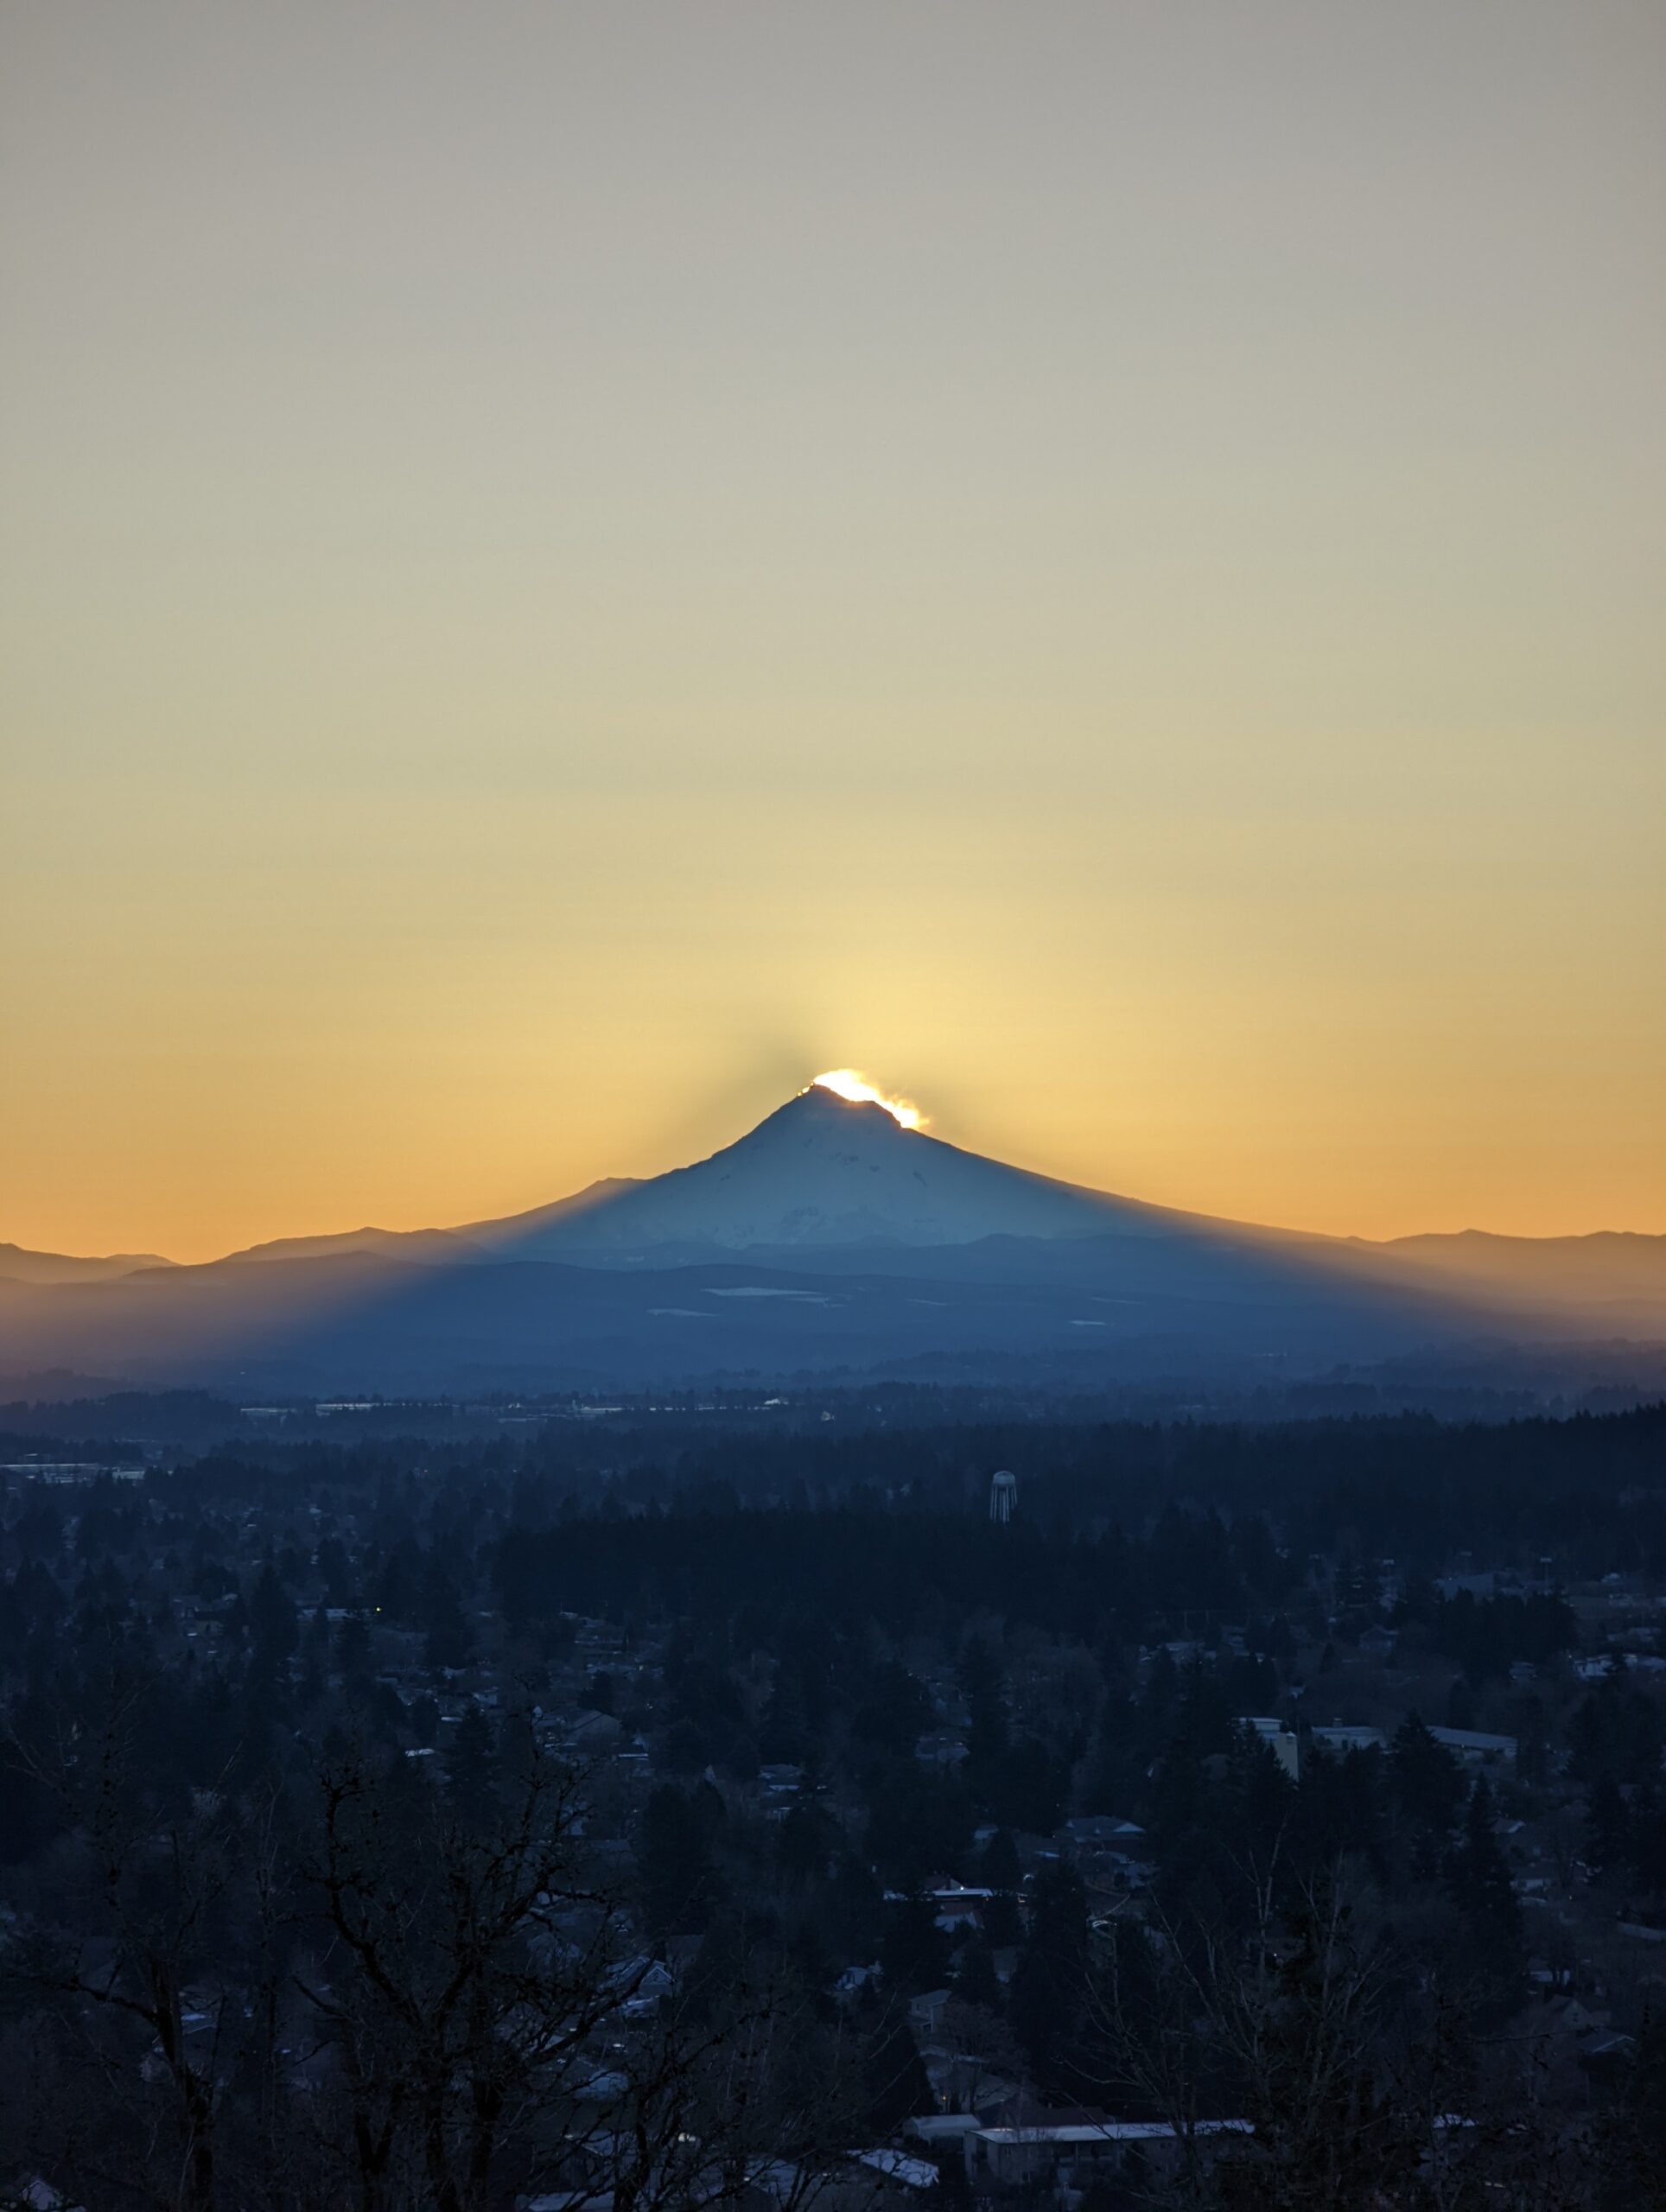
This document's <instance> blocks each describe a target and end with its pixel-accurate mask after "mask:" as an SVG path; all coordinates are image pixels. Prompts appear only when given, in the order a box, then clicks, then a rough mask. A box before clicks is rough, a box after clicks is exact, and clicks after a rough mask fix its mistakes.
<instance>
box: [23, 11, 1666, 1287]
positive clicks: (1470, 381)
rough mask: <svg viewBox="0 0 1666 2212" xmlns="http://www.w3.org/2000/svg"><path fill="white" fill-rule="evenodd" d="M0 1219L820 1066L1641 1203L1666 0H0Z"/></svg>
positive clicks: (587, 1122)
mask: <svg viewBox="0 0 1666 2212" xmlns="http://www.w3.org/2000/svg"><path fill="white" fill-rule="evenodd" d="M0 164H3V166H0V297H3V299H4V300H5V302H6V303H7V305H6V311H5V314H4V316H3V318H0V388H3V391H4V394H5V405H4V407H3V410H0V483H3V496H0V745H3V777H4V785H3V805H0V931H3V938H0V948H3V966H0V1055H3V1064H4V1068H5V1078H4V1081H3V1084H0V1238H12V1239H15V1240H16V1241H17V1242H20V1243H26V1244H32V1245H37V1246H44V1247H48V1248H51V1249H67V1250H105V1249H140V1248H142V1249H160V1250H163V1251H166V1252H169V1253H171V1254H174V1255H177V1256H180V1257H197V1256H205V1255H208V1254H211V1253H213V1252H214V1251H218V1250H222V1249H226V1248H228V1247H230V1246H233V1245H236V1244H240V1243H248V1242H251V1241H253V1240H255V1239H257V1238H259V1237H264V1236H275V1235H282V1234H288V1233H296V1232H302V1231H307V1230H327V1229H336V1228H345V1227H350V1226H354V1225H357V1224H359V1222H361V1221H365V1220H373V1221H377V1222H379V1223H382V1224H385V1225H387V1226H391V1227H409V1226H415V1225H417V1224H424V1223H429V1222H448V1221H458V1220H465V1219H468V1218H470V1217H479V1216H482V1215H486V1214H490V1213H499V1212H504V1211H510V1210H511V1209H512V1208H515V1207H518V1206H521V1205H533V1204H537V1203H540V1202H542V1201H544V1200H545V1199H548V1198H553V1197H556V1196H557V1195H560V1194H561V1193H562V1192H565V1191H567V1190H569V1189H571V1188H573V1187H575V1186H576V1185H580V1184H582V1183H583V1182H586V1181H588V1180H589V1179H591V1178H593V1177H595V1176H596V1175H601V1174H606V1173H653V1172H656V1171H658V1170H659V1169H661V1168H664V1167H666V1166H673V1165H676V1164H678V1163H679V1162H681V1161H683V1160H686V1159H689V1158H691V1157H694V1156H696V1155H697V1154H702V1153H703V1152H706V1151H709V1150H710V1149H711V1148H712V1147H714V1146H715V1145H716V1144H719V1143H721V1142H722V1141H726V1140H727V1139H728V1138H729V1137H731V1136H733V1135H735V1134H737V1133H738V1132H739V1130H740V1129H741V1128H744V1127H746V1126H747V1125H748V1124H749V1123H750V1122H752V1121H754V1120H755V1119H756V1118H758V1116H760V1115H761V1114H762V1113H764V1112H766V1111H767V1110H768V1109H769V1108H770V1107H772V1106H773V1105H774V1104H776V1103H779V1101H780V1100H781V1099H782V1098H783V1097H784V1096H786V1095H787V1094H788V1093H789V1092H790V1091H792V1090H794V1089H796V1088H797V1087H798V1085H799V1084H802V1083H803V1082H804V1081H805V1080H806V1079H807V1078H808V1077H809V1076H810V1075H811V1074H813V1073H814V1072H815V1071H817V1069H818V1068H821V1067H825V1066H829V1065H842V1064H849V1065H858V1066H861V1067H863V1068H865V1069H867V1070H868V1071H869V1072H870V1073H872V1074H874V1076H876V1077H879V1078H880V1079H881V1080H882V1081H884V1082H886V1083H887V1084H891V1085H893V1086H894V1087H896V1088H897V1089H900V1090H906V1092H908V1094H909V1095H910V1096H913V1097H915V1098H917V1099H919V1101H920V1103H922V1104H923V1105H924V1106H925V1108H926V1109H927V1110H928V1111H929V1112H930V1113H931V1114H932V1116H933V1128H934V1129H935V1130H936V1132H937V1133H938V1134H939V1135H944V1136H948V1137H951V1138H953V1139H954V1140H956V1141H960V1142H963V1143H967V1144H970V1145H972V1146H974V1147H977V1148H979V1149H982V1150H988V1151H990V1152H994V1153H996V1154H1000V1155H1002V1156H1003V1157H1006V1158H1008V1159H1012V1160H1017V1161H1019V1162H1021V1163H1022V1164H1024V1165H1026V1166H1034V1167H1037V1168H1040V1169H1044V1170H1046V1171H1047V1172H1049V1173H1056V1174H1061V1175H1065V1176H1069V1177H1071V1178H1072V1179H1078V1180H1081V1181H1084V1182H1090V1183H1094V1184H1097V1185H1102V1186H1103V1187H1107V1188H1111V1189H1115V1190H1119V1191H1122V1192H1129V1193H1130V1194H1132V1195H1135V1196H1140V1197H1144V1198H1153V1199H1157V1200H1160V1201H1163V1202H1165V1203H1168V1204H1173V1205H1186V1206H1192V1207H1196V1208H1199V1209H1200V1210H1203V1211H1213V1212H1219V1213H1224V1214H1230V1215H1236V1216H1239V1217H1246V1218H1252V1219H1258V1220H1263V1221H1275V1222H1281V1223H1286V1224H1291V1225H1295V1226H1303V1227H1312V1228H1320V1229H1329V1230H1357V1231H1359V1232H1361V1233H1364V1234H1371V1235H1385V1234H1393V1233H1396V1232H1399V1231H1403V1230H1414V1229H1422V1228H1456V1227H1461V1226H1464V1225H1466V1224H1479V1225H1484V1226H1488V1227H1492V1228H1497V1229H1503V1230H1517V1231H1523V1232H1548V1231H1570V1230H1587V1229H1594V1228H1599V1227H1630V1228H1637V1229H1650V1230H1666V1135H1663V1132H1666V988H1663V984H1662V970H1663V954H1666V643H1663V639H1666V624H1663V623H1662V621H1661V619H1660V618H1661V610H1662V607H1663V606H1666V408H1663V403H1662V399H1661V393H1662V392H1663V391H1666V281H1663V280H1666V253H1663V245H1666V11H1663V10H1660V9H1659V8H1658V7H1657V6H1656V5H1654V4H1653V0H1647V4H1635V5H1618V4H1605V3H1604V0H1567V4H1557V5H1549V4H1544V0H1496V4H1493V3H1491V0H1490V3H1489V4H1476V0H1457V4H1455V5H1454V4H1453V0H1438V4H1436V3H1435V0H1413V4H1406V5H1402V6H1400V7H1396V8H1395V9H1393V10H1370V9H1364V8H1360V9H1353V8H1349V7H1339V6H1336V5H1334V4H1332V0H1323V4H1320V0H1312V4H1307V0H1302V4H1298V3H1297V0H1264V4H1261V5H1258V6H1256V7H1253V8H1244V7H1243V6H1242V5H1240V4H1237V0H1230V4H1229V0H1218V4H1209V3H1208V0H1200V3H1199V5H1197V6H1192V7H1187V8H1186V9H1176V8H1174V7H1173V6H1172V5H1171V4H1167V0H1163V4H1159V0H1150V4H1147V5H1131V4H1120V3H1119V0H1092V3H1091V4H1087V0H1084V4H1082V5H1064V4H1048V3H1047V0H1032V4H1027V5H1025V6H1023V7H1016V6H1011V5H1004V4H1003V5H1001V6H995V5H992V4H976V3H975V0H954V4H951V0H943V4H934V5H912V4H909V0H840V4H839V5H838V6H836V7H827V6H821V5H818V6H815V7H809V6H793V5H790V4H780V0H774V3H773V4H769V5H765V4H762V0H760V4H756V5H753V6H712V5H707V4H703V0H675V4H673V0H664V3H663V4H658V5H652V6H651V5H632V4H629V0H602V3H601V4H595V5H580V4H569V5H560V6H555V5H536V6H535V5H531V4H527V5H520V4H509V0H476V4H474V5H472V6H470V7H467V8H462V7H459V6H452V5H443V6H442V5H440V4H437V0H401V4H399V5H397V6H395V5H386V6H353V5H338V4H330V5H323V4H317V5H309V4H297V5H289V6H286V7H285V8H283V9H274V8H271V7H270V6H266V5H264V4H256V0H246V4H242V5H238V4H233V0H216V4H213V5H209V4H206V3H205V4H201V5H196V6H186V5H181V4H178V0H156V4H152V5H148V6H146V7H144V8H142V9H140V8H134V7H132V6H131V5H130V4H127V0H102V4H97V5H93V4H86V3H85V0H54V5H53V6H51V7H49V8H48V7H38V6H25V5H21V4H16V0H13V4H10V5H0Z"/></svg>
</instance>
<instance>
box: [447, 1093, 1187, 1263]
mask: <svg viewBox="0 0 1666 2212" xmlns="http://www.w3.org/2000/svg"><path fill="white" fill-rule="evenodd" d="M1157 1211H1158V1210H1157V1209H1155V1208H1147V1207H1143V1206H1140V1205H1135V1204H1133V1203H1132V1202H1130V1201H1129V1200H1127V1199H1122V1198H1110V1197H1107V1196H1106V1195H1105V1194H1104V1193H1103V1192H1097V1191H1085V1190H1080V1189H1078V1188H1077V1187H1076V1186H1075V1185H1071V1184H1069V1183H1056V1182H1053V1181H1052V1180H1051V1179H1049V1178H1047V1177H1046V1176H1045V1175H1032V1174H1028V1173H1026V1172H1025V1171H1024V1170H1023V1169H1022V1168H1019V1167H1008V1166H1004V1165H1003V1164H1002V1162H1001V1161H999V1160H986V1159H984V1158H982V1156H981V1155H980V1154H976V1153H972V1152H963V1151H961V1149H960V1148H959V1147H958V1146H956V1145H951V1144H945V1143H944V1142H943V1141H942V1140H941V1139H940V1138H938V1137H930V1136H926V1135H924V1134H923V1132H921V1131H920V1130H918V1129H910V1128H904V1127H903V1126H902V1125H901V1124H900V1122H898V1120H897V1119H896V1117H895V1116H894V1115H893V1113H892V1112H891V1111H890V1109H888V1108H887V1107H885V1106H881V1105H876V1104H872V1103H866V1102H862V1101H855V1100H851V1099H847V1098H844V1097H842V1096H839V1095H838V1093H837V1092H836V1091H833V1090H826V1089H823V1088H822V1087H821V1086H819V1085H815V1084H812V1085H811V1088H810V1089H809V1090H804V1091H800V1093H799V1094H798V1096H797V1097H796V1098H791V1099H789V1100H788V1101H787V1103H786V1104H785V1106H781V1107H778V1108H777V1109H776V1110H775V1112H774V1113H773V1114H771V1115H769V1116H766V1119H765V1120H763V1121H761V1122H759V1124H758V1126H757V1128H754V1129H752V1130H750V1131H748V1133H747V1135H745V1136H743V1137H741V1138H739V1139H738V1140H737V1141H735V1142H734V1144H731V1145H726V1146H725V1147H723V1149H722V1151H721V1152H715V1153H714V1154H712V1155H711V1157H710V1159H709V1160H700V1161H698V1162H696V1165H694V1166H690V1167H678V1168H674V1169H673V1170H672V1171H671V1173H669V1174H666V1175H658V1176H655V1177H654V1178H653V1179H652V1180H651V1181H648V1182H641V1183H628V1184H624V1185H620V1184H614V1185H607V1186H598V1187H597V1189H596V1191H595V1192H594V1193H590V1192H585V1193H581V1195H580V1198H578V1199H576V1200H573V1199H569V1200H567V1201H565V1202H563V1205H562V1206H561V1207H559V1208H546V1209H541V1210H540V1211H538V1212H537V1213H533V1214H521V1215H517V1216H512V1217H511V1218H509V1219H508V1220H506V1221H493V1222H474V1223H472V1224H469V1225H468V1226H467V1227H466V1228H463V1229H461V1230H459V1231H458V1232H457V1233H458V1234H459V1235H460V1236H463V1237H465V1238H467V1240H469V1242H471V1243H478V1244H483V1245H486V1246H487V1247H488V1248H490V1249H492V1250H493V1251H494V1252H497V1253H499V1255H505V1256H507V1255H513V1256H515V1257H517V1258H522V1259H557V1258H560V1259H569V1258H570V1259H580V1258H588V1259H590V1260H592V1261H594V1260H596V1259H598V1258H602V1257H605V1256H608V1255H613V1256H623V1255H627V1254H631V1253H639V1252H660V1251H665V1250H676V1251H677V1252H680V1253H686V1252H688V1251H690V1250H695V1251H704V1252H711V1253H715V1252H726V1251H741V1250H745V1249H755V1248H759V1247H763V1248H766V1249H778V1250H779V1249H795V1248H817V1247H820V1248H829V1247H834V1246H847V1247H848V1246H852V1245H911V1246H922V1245H940V1244H970V1243H976V1241H977V1240H978V1239H979V1238H981V1237H985V1236H1045V1237H1056V1236H1096V1235H1103V1234H1104V1233H1106V1232H1107V1231H1108V1230H1118V1229H1123V1230H1127V1229H1133V1228H1135V1227H1136V1226H1141V1225H1143V1224H1145V1223H1146V1222H1148V1220H1150V1219H1151V1217H1153V1216H1154V1214H1155V1213H1156V1212H1157Z"/></svg>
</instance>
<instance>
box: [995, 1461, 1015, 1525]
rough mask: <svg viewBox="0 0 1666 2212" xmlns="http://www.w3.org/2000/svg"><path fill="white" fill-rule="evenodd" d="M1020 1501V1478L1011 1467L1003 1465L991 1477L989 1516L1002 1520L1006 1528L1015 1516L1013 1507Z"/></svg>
mask: <svg viewBox="0 0 1666 2212" xmlns="http://www.w3.org/2000/svg"><path fill="white" fill-rule="evenodd" d="M1017 1503H1018V1478H1017V1476H1016V1475H1015V1474H1014V1473H1013V1472H1012V1471H1011V1469H1010V1468H1008V1467H1002V1469H1001V1471H1000V1472H999V1473H998V1474H995V1475H992V1476H991V1477H990V1478H989V1518H990V1520H991V1521H998V1522H1000V1523H1001V1525H1002V1528H1003V1529H1004V1528H1005V1527H1006V1525H1007V1523H1008V1521H1010V1520H1011V1519H1012V1517H1013V1508H1014V1505H1016V1504H1017Z"/></svg>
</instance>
